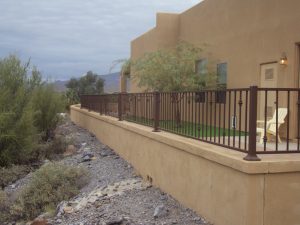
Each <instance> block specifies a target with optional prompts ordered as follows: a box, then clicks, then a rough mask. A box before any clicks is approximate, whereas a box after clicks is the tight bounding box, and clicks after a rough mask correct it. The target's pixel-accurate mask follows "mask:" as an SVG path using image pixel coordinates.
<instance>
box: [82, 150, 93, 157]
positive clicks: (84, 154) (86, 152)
mask: <svg viewBox="0 0 300 225" xmlns="http://www.w3.org/2000/svg"><path fill="white" fill-rule="evenodd" d="M86 156H88V157H90V158H93V157H94V154H93V153H92V152H90V151H84V152H83V154H82V158H84V157H86Z"/></svg>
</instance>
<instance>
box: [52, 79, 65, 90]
mask: <svg viewBox="0 0 300 225" xmlns="http://www.w3.org/2000/svg"><path fill="white" fill-rule="evenodd" d="M67 83H68V81H67V80H57V81H55V82H53V86H54V90H55V91H56V92H65V91H66V90H67V87H66V84H67Z"/></svg>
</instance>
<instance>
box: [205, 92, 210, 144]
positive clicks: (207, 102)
mask: <svg viewBox="0 0 300 225" xmlns="http://www.w3.org/2000/svg"><path fill="white" fill-rule="evenodd" d="M206 96H207V100H206V115H205V117H206V122H205V140H207V139H208V136H207V135H208V132H207V126H208V107H209V97H208V91H206Z"/></svg>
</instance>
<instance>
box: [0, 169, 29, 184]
mask: <svg viewBox="0 0 300 225" xmlns="http://www.w3.org/2000/svg"><path fill="white" fill-rule="evenodd" d="M30 171H31V168H30V167H29V166H25V165H13V166H10V167H7V168H5V167H1V168H0V187H1V188H4V187H6V186H7V185H9V184H12V183H14V182H15V181H17V180H19V179H21V178H22V177H24V176H25V175H26V174H28V173H29V172H30Z"/></svg>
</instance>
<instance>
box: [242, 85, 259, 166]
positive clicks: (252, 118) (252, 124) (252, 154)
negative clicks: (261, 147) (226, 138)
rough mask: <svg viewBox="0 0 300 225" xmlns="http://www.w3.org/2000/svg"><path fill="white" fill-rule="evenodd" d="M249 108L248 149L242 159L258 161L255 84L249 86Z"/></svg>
mask: <svg viewBox="0 0 300 225" xmlns="http://www.w3.org/2000/svg"><path fill="white" fill-rule="evenodd" d="M249 109H250V112H249V149H248V155H247V156H246V157H244V160H247V161H260V158H258V157H257V155H256V121H257V86H251V87H250V105H249Z"/></svg>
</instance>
